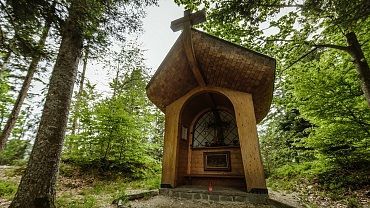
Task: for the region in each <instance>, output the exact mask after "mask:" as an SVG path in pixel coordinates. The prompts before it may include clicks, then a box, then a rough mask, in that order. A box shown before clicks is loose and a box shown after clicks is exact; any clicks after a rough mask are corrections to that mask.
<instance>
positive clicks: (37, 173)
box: [10, 1, 88, 208]
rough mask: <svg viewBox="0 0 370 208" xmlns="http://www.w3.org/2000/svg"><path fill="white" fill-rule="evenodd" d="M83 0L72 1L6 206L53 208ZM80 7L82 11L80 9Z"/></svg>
mask: <svg viewBox="0 0 370 208" xmlns="http://www.w3.org/2000/svg"><path fill="white" fill-rule="evenodd" d="M86 3H87V2H86V1H73V2H72V4H71V6H70V8H69V16H68V18H67V20H66V22H65V24H64V27H63V28H62V41H61V44H60V48H59V53H58V57H57V60H56V63H55V65H54V69H53V73H52V76H51V79H50V87H49V91H48V94H47V97H46V101H45V106H44V110H43V114H42V117H41V122H40V126H39V130H38V132H37V135H36V140H35V143H34V146H33V149H32V152H31V155H30V159H29V163H28V166H27V169H26V171H25V173H24V175H23V177H22V179H21V182H20V184H19V187H18V191H17V194H16V196H15V198H14V200H13V201H12V203H11V205H10V207H30V208H33V207H35V208H36V207H55V205H54V201H55V187H54V186H55V182H56V177H57V175H56V173H57V172H58V164H59V158H60V152H61V149H62V145H63V140H64V132H65V127H66V123H67V116H68V107H69V103H70V97H71V95H72V91H73V84H74V80H75V76H76V70H77V64H78V59H79V57H80V53H81V49H82V43H83V29H82V28H83V27H82V25H81V23H83V22H85V21H86V18H87V17H86V16H85V15H84V12H86V11H83V10H84V9H83V8H88V7H87V5H86ZM81 10H82V11H81Z"/></svg>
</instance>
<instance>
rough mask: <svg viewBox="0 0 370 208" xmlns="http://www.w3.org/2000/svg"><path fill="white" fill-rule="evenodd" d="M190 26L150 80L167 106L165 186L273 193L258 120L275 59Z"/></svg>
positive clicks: (268, 96) (180, 24)
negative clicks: (269, 186)
mask: <svg viewBox="0 0 370 208" xmlns="http://www.w3.org/2000/svg"><path fill="white" fill-rule="evenodd" d="M204 20H205V16H204V12H203V11H200V12H196V13H194V14H191V13H190V12H189V11H186V12H185V17H183V18H180V19H178V20H175V21H173V22H172V24H171V28H172V29H173V30H174V31H176V30H180V29H181V30H183V31H182V33H181V35H180V36H179V38H178V39H177V41H176V42H175V44H174V45H173V46H172V48H171V50H170V51H169V53H168V54H167V56H166V57H165V59H164V60H163V62H162V64H161V65H160V66H159V68H158V69H157V71H156V73H155V74H154V76H153V77H152V79H151V80H150V82H149V83H148V85H147V95H148V97H149V99H150V100H151V101H152V102H153V103H154V104H155V105H156V106H157V107H158V108H159V109H161V110H162V111H163V112H164V113H165V135H164V153H163V154H164V155H163V163H162V164H163V165H162V181H161V188H175V187H179V186H182V185H198V186H205V187H207V186H208V185H209V183H212V184H213V185H214V186H224V187H233V188H239V189H243V190H245V191H246V192H251V193H262V194H267V189H266V182H265V176H264V171H263V165H262V160H261V155H260V148H259V141H258V135H257V127H256V124H257V123H259V122H260V121H261V120H262V119H263V118H264V117H265V116H266V114H267V113H268V111H269V108H270V105H271V100H272V92H273V84H274V76H275V65H276V64H275V63H276V62H275V59H273V58H271V57H268V56H266V55H263V54H260V53H257V52H254V51H252V50H249V49H246V48H243V47H241V46H238V45H235V44H233V43H230V42H227V41H225V40H222V39H219V38H217V37H214V36H211V35H209V34H207V33H204V32H201V31H198V30H195V29H193V28H191V26H192V25H194V24H197V23H200V22H202V21H204Z"/></svg>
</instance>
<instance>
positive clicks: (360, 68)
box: [346, 32, 370, 107]
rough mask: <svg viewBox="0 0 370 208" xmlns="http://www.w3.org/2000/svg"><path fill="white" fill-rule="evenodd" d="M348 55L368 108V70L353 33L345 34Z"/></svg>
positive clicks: (369, 78) (369, 77)
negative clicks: (352, 60) (357, 76)
mask: <svg viewBox="0 0 370 208" xmlns="http://www.w3.org/2000/svg"><path fill="white" fill-rule="evenodd" d="M346 39H347V43H348V45H349V49H350V54H351V56H352V58H353V59H354V60H355V65H356V69H357V72H358V75H359V78H360V80H361V86H362V91H363V92H364V95H365V98H366V101H367V105H368V106H369V107H370V68H369V64H368V63H367V61H366V58H365V55H364V53H363V51H362V49H361V45H360V43H359V42H358V40H357V36H356V34H355V33H354V32H351V33H348V34H346Z"/></svg>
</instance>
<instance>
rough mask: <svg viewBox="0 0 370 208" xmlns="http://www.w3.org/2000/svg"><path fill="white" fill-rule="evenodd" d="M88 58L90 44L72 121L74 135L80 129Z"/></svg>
mask: <svg viewBox="0 0 370 208" xmlns="http://www.w3.org/2000/svg"><path fill="white" fill-rule="evenodd" d="M88 58H89V44H88V45H87V46H86V48H85V56H84V59H83V67H82V73H81V80H80V86H79V89H78V93H77V98H76V106H75V115H74V117H73V121H72V135H74V134H76V129H78V118H79V117H80V103H81V96H82V92H83V90H84V81H85V74H86V68H87V59H88Z"/></svg>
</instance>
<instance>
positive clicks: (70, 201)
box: [57, 175, 160, 208]
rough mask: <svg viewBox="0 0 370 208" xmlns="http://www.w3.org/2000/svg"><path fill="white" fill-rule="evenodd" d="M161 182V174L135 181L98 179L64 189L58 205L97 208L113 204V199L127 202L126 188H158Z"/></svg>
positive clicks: (69, 207) (63, 207)
mask: <svg viewBox="0 0 370 208" xmlns="http://www.w3.org/2000/svg"><path fill="white" fill-rule="evenodd" d="M159 183H160V175H155V176H152V177H147V178H146V179H141V180H135V181H127V179H123V178H116V179H114V180H113V179H111V180H96V181H95V182H93V183H92V184H91V185H89V186H85V187H82V188H79V189H78V188H77V189H67V191H64V193H63V194H61V195H59V196H58V197H57V207H61V208H67V207H68V208H87V207H89V208H97V207H105V206H108V205H110V204H112V202H113V200H121V201H122V202H123V203H126V202H127V195H126V189H145V190H150V189H157V188H158V187H159Z"/></svg>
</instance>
